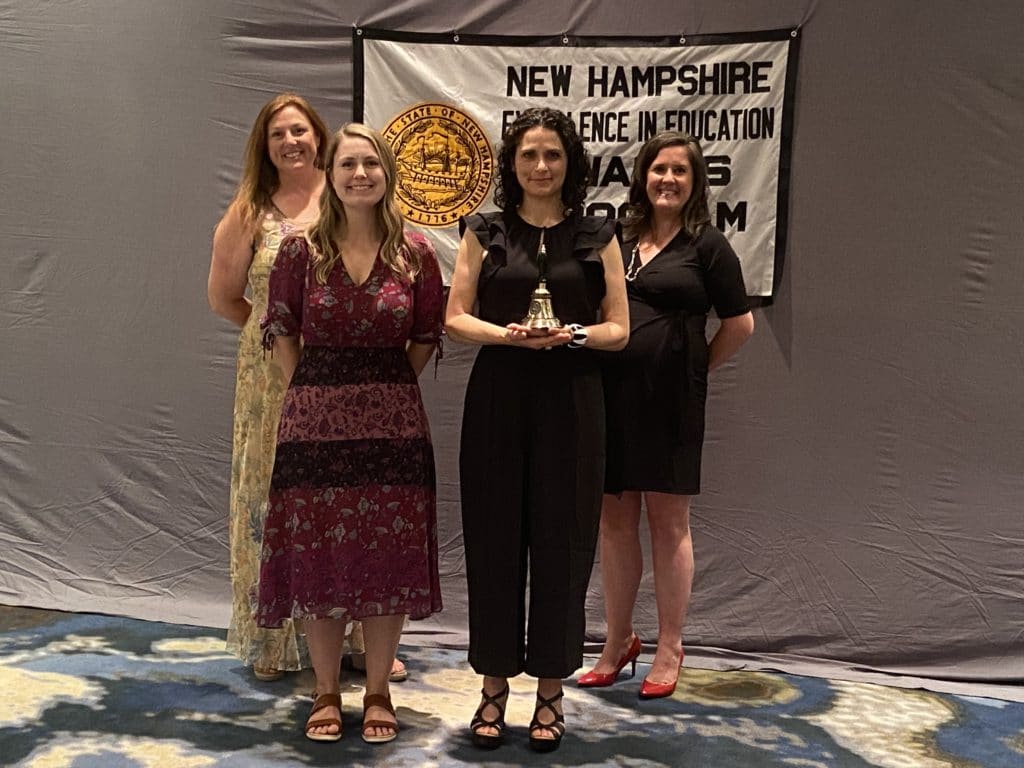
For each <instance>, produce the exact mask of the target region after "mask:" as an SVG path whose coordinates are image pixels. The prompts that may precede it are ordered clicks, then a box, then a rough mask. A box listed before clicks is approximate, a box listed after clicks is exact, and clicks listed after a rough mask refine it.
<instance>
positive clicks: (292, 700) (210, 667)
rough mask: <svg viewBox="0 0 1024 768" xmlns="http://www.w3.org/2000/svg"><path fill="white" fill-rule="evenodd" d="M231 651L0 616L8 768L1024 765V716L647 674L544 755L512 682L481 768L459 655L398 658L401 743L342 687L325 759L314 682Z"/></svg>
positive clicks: (0, 686)
mask: <svg viewBox="0 0 1024 768" xmlns="http://www.w3.org/2000/svg"><path fill="white" fill-rule="evenodd" d="M223 649H224V636H223V632H221V631H218V630H211V629H206V628H200V627H188V626H178V625H171V624H160V623H154V622H145V621H138V620H134V619H122V618H113V617H109V616H96V615H88V614H62V613H53V612H48V611H35V610H31V609H19V608H13V609H12V608H6V609H2V610H0V765H3V766H19V767H22V766H24V768H58V767H63V766H68V767H70V768H179V767H180V768H207V767H210V768H214V767H216V768H229V767H230V768H241V767H242V766H245V767H246V768H250V767H257V768H259V767H262V766H320V765H352V766H398V767H404V766H409V767H410V768H412V767H414V766H415V768H421V767H422V766H461V765H492V766H519V765H545V766H570V765H571V766H630V767H633V766H636V767H637V768H639V766H673V767H674V766H708V767H709V768H733V767H734V766H735V767H736V768H758V767H760V766H796V767H800V768H813V767H816V766H821V767H822V768H830V767H831V766H850V767H851V768H854V767H855V768H860V767H862V766H884V767H885V768H952V767H956V768H975V767H980V768H1021V766H1024V703H1015V702H1009V701H1001V700H998V699H983V698H974V697H969V696H959V695H946V694H938V693H930V692H926V691H920V690H908V689H900V688H890V687H883V686H879V685H871V684H863V683H849V682H841V681H833V680H823V679H818V678H810V677H798V676H794V675H785V674H779V673H764V672H735V671H733V672H713V671H707V670H701V669H690V668H687V669H684V670H683V673H682V676H681V678H680V683H679V687H678V689H677V690H676V693H675V694H674V696H672V697H671V698H667V699H659V700H654V701H645V702H640V701H638V700H637V696H636V693H637V689H638V687H639V680H640V678H641V677H642V675H643V674H644V672H646V667H645V666H644V665H640V666H638V668H637V678H636V679H634V680H626V679H624V680H621V681H620V682H619V683H618V684H616V685H615V686H613V687H611V688H604V689H589V690H584V689H580V688H576V687H575V686H572V685H571V684H570V685H567V686H566V689H565V692H566V701H565V710H566V716H567V723H568V732H567V734H566V736H565V739H564V741H563V743H562V747H561V749H560V750H559V751H557V752H554V753H552V754H548V755H539V754H535V753H533V752H531V751H530V750H529V748H528V746H527V737H528V734H527V729H526V725H527V723H528V722H529V720H530V716H531V714H532V707H533V687H532V686H531V684H530V681H529V680H528V679H526V678H519V679H517V680H513V681H512V697H511V700H510V703H509V711H508V722H509V732H508V738H507V741H506V743H505V745H504V746H503V747H501V748H500V749H498V750H496V751H494V752H481V751H479V750H477V749H476V748H474V747H473V746H472V744H471V743H470V741H469V738H468V735H467V734H468V729H467V724H468V722H469V719H470V717H471V715H472V712H473V710H474V708H475V707H476V703H477V700H478V690H479V685H480V683H479V678H477V677H476V676H475V675H474V674H473V673H472V671H471V670H470V669H469V667H468V666H467V665H466V663H465V653H464V652H463V651H452V650H443V649H436V648H415V647H405V646H403V648H402V656H403V658H404V659H405V660H406V663H407V665H408V667H409V670H410V679H409V680H408V681H406V682H404V683H401V684H393V686H392V697H393V699H394V702H395V705H396V707H397V711H398V718H399V721H400V723H401V733H400V734H399V737H398V739H397V740H396V741H394V742H392V743H390V744H385V745H369V744H364V743H363V742H362V740H361V739H360V738H359V721H360V714H361V710H360V707H361V700H362V682H363V680H362V678H361V677H360V676H359V675H358V673H348V672H346V673H344V674H345V676H344V677H343V681H342V699H343V705H342V706H343V713H342V719H343V721H344V730H345V735H344V738H343V739H342V740H341V741H340V742H337V743H334V744H322V743H314V742H311V741H308V740H307V739H305V738H304V737H303V736H302V733H301V725H302V723H303V722H304V721H305V718H306V715H307V712H308V708H309V704H310V698H309V694H310V691H311V689H312V686H313V678H312V674H311V673H309V672H303V673H297V674H291V675H286V676H285V677H284V678H283V679H281V680H279V681H276V682H272V683H261V682H259V681H257V680H255V679H254V678H253V677H252V675H251V674H249V672H248V671H247V670H246V669H244V668H243V667H241V665H240V664H239V662H238V661H237V660H235V659H234V658H233V657H231V656H229V655H228V654H226V653H225V652H224V650H223Z"/></svg>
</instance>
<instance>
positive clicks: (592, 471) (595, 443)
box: [446, 109, 629, 751]
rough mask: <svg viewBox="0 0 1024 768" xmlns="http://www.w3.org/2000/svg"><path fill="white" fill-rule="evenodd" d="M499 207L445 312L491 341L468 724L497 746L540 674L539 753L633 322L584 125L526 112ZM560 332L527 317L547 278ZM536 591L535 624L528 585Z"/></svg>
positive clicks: (569, 632) (568, 663)
mask: <svg viewBox="0 0 1024 768" xmlns="http://www.w3.org/2000/svg"><path fill="white" fill-rule="evenodd" d="M498 164H499V168H498V172H499V181H498V187H497V190H496V192H495V196H494V197H495V203H496V204H497V205H498V207H499V208H501V209H502V210H501V211H500V212H497V213H493V214H484V215H477V216H471V217H469V218H467V219H466V220H465V222H464V226H465V230H464V234H463V239H462V242H461V244H460V246H459V253H458V257H457V260H456V265H455V272H454V275H453V277H452V286H451V294H450V297H449V300H448V313H447V318H446V324H447V331H448V334H449V335H450V336H451V337H452V338H453V339H455V340H457V341H464V342H470V343H474V344H480V345H481V346H482V348H481V350H480V353H479V355H478V356H477V359H476V363H475V364H474V366H473V372H472V375H471V376H470V380H469V384H468V386H467V389H466V404H465V412H464V416H463V424H462V446H461V454H460V471H461V482H462V519H463V536H464V542H465V547H466V575H467V579H468V583H469V634H470V641H469V642H470V647H469V661H470V664H471V665H472V666H473V669H474V670H476V671H477V672H479V673H480V674H482V675H483V676H484V683H483V692H482V693H483V699H482V702H481V705H480V708H479V709H478V710H477V713H476V717H475V718H474V720H473V723H472V725H471V730H472V735H473V741H474V743H476V744H477V745H478V746H481V747H495V746H498V744H500V743H501V740H502V737H503V730H504V712H505V705H506V703H507V700H508V692H509V688H508V678H510V677H514V676H516V675H518V674H519V673H521V672H526V673H527V674H530V675H533V676H534V677H537V678H538V684H537V707H536V711H535V713H534V719H533V722H532V723H531V725H530V745H531V746H532V747H533V748H534V749H537V750H541V751H548V750H552V749H555V748H557V747H558V745H559V742H560V739H561V736H562V733H563V732H564V725H563V723H564V719H563V715H562V711H561V703H560V700H561V697H562V678H565V677H568V676H569V675H571V674H572V673H573V672H574V671H575V670H576V669H577V668H578V667H579V666H580V664H581V662H582V652H583V633H584V628H585V617H584V601H585V598H586V591H587V584H588V582H589V580H590V571H591V567H592V565H593V560H594V550H595V547H596V541H597V530H598V524H599V518H600V507H601V492H602V488H603V482H604V461H605V451H604V444H605V436H604V395H603V390H602V382H601V372H600V367H599V363H598V361H597V360H596V359H595V358H596V356H595V355H593V353H592V351H591V350H593V349H605V350H615V349H621V348H622V346H623V345H624V344H625V343H626V340H627V336H628V332H627V328H628V324H629V320H628V314H627V309H626V306H627V304H626V297H625V284H624V279H623V270H622V259H621V255H620V252H619V248H618V244H617V242H616V240H615V238H614V236H613V235H614V231H613V227H612V225H611V224H610V223H609V222H607V221H605V220H604V219H597V218H594V217H585V216H581V215H580V209H581V207H582V204H583V200H584V198H585V196H586V191H587V186H588V183H589V181H588V179H589V165H590V164H589V162H588V160H587V157H586V153H585V151H584V149H583V143H582V141H581V140H580V138H579V136H578V135H577V134H576V131H575V128H574V127H573V125H572V122H571V121H570V120H569V119H568V117H566V116H565V115H564V114H562V113H561V112H558V111H556V110H552V109H530V110H527V111H526V112H523V113H522V114H521V115H520V116H519V118H517V119H516V121H515V122H514V123H513V124H512V125H511V126H510V127H509V129H508V132H507V133H506V134H505V137H504V141H503V144H502V147H501V150H500V153H499V161H498ZM542 243H543V251H544V253H545V256H542V257H541V259H540V261H541V262H543V267H542V268H543V269H544V274H545V276H546V278H547V285H548V288H549V290H550V291H551V294H552V305H553V309H554V313H555V315H556V316H557V317H558V319H559V320H560V321H561V322H562V323H563V324H564V325H563V327H561V328H558V329H553V330H551V331H547V332H542V333H538V332H536V331H532V332H531V331H530V330H529V329H527V328H526V327H525V326H523V325H522V324H521V321H522V319H523V317H524V316H525V315H526V313H527V309H528V306H529V304H530V297H531V293H532V292H533V290H534V288H535V287H536V286H537V282H538V279H539V277H540V276H541V267H539V266H538V253H540V252H541V244H542ZM527 580H529V584H530V600H529V615H527V612H526V584H527Z"/></svg>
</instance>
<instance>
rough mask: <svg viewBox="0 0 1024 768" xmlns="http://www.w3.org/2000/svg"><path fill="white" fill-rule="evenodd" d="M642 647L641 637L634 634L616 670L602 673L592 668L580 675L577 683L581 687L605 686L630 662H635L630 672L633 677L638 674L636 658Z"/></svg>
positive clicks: (613, 680)
mask: <svg viewBox="0 0 1024 768" xmlns="http://www.w3.org/2000/svg"><path fill="white" fill-rule="evenodd" d="M641 649H642V646H641V645H640V638H639V637H637V636H636V635H633V639H632V640H631V641H630V643H629V648H627V649H626V652H625V653H624V654H622V658H621V659H619V661H618V663H617V664H616V665H615V671H614V672H608V673H607V674H602V673H600V672H595V671H594V670H590V671H589V672H587V673H585V674H583V675H580V679H579V680H577V681H576V685H578V686H579V687H580V688H604V687H606V686H609V685H611V684H612V683H614V682H615V680H616V678H618V676H619V672H621V671H622V668H623V667H624V666H626V665H627V664H629V663H630V662H632V664H633V667H632V671H631V674H630V677H632V676H633V675H635V674H636V659H637V656H639V655H640V651H641Z"/></svg>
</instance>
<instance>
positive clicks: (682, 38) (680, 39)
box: [679, 37, 686, 45]
mask: <svg viewBox="0 0 1024 768" xmlns="http://www.w3.org/2000/svg"><path fill="white" fill-rule="evenodd" d="M679 44H680V45H686V38H685V37H680V38H679Z"/></svg>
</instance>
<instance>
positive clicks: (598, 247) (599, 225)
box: [572, 216, 615, 264]
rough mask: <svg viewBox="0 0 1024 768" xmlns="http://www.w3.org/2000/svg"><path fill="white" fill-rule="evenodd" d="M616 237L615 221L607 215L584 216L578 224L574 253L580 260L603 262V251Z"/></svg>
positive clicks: (573, 247)
mask: <svg viewBox="0 0 1024 768" xmlns="http://www.w3.org/2000/svg"><path fill="white" fill-rule="evenodd" d="M614 237H615V221H614V220H612V219H609V218H608V217H607V216H582V217H580V220H579V223H578V224H577V225H576V238H575V240H574V242H573V246H572V252H573V255H574V256H575V257H576V258H577V259H579V260H580V261H596V262H597V263H599V264H600V263H601V251H603V250H604V248H605V246H606V245H608V243H610V242H611V241H612V238H614Z"/></svg>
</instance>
